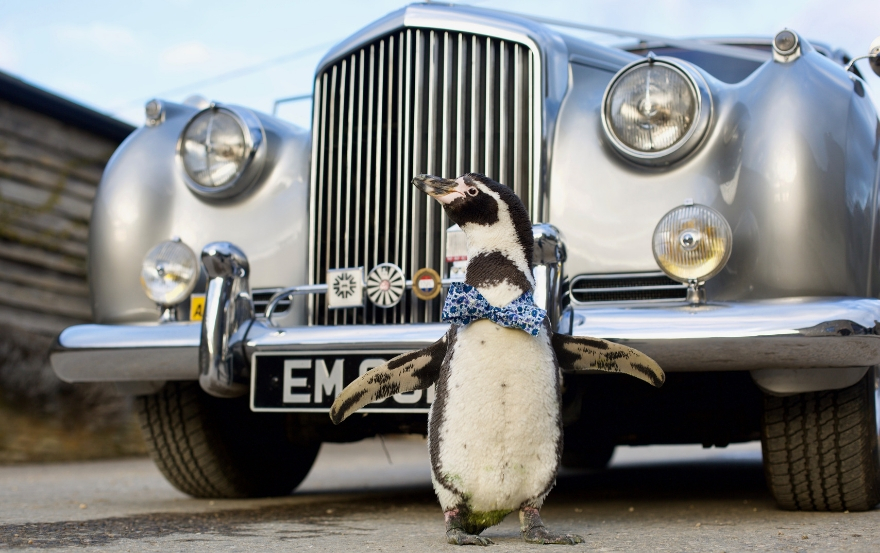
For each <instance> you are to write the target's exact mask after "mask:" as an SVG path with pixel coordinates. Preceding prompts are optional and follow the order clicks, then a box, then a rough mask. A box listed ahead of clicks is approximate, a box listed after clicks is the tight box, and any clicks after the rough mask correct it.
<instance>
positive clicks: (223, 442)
mask: <svg viewBox="0 0 880 553" xmlns="http://www.w3.org/2000/svg"><path fill="white" fill-rule="evenodd" d="M136 402H137V409H138V415H139V418H140V423H141V430H142V431H143V435H144V439H145V440H146V442H147V449H148V450H149V452H150V456H151V457H152V458H153V460H154V461H155V462H156V465H157V466H158V467H159V470H160V471H161V472H162V474H163V475H164V476H165V478H167V479H168V481H169V482H171V484H173V485H174V487H176V488H177V489H179V490H180V491H182V492H184V493H186V494H189V495H191V496H193V497H205V498H223V497H229V498H241V497H268V496H280V495H287V494H289V493H291V492H292V491H293V489H294V488H295V487H296V486H298V485H299V483H300V482H302V480H303V479H304V478H305V477H306V474H308V472H309V469H310V468H311V466H312V463H313V462H314V461H315V457H316V456H317V454H318V447H319V446H320V444H313V445H307V446H296V445H294V444H292V443H290V441H289V440H288V439H287V432H286V426H285V419H284V417H283V416H278V415H274V414H257V413H253V412H252V411H251V410H250V409H249V408H248V403H247V398H237V399H219V398H215V397H212V396H210V395H208V394H206V393H205V392H203V391H202V389H201V388H200V387H199V385H198V383H195V382H169V383H168V384H166V385H165V387H164V388H163V389H162V390H161V391H159V392H158V393H156V394H153V395H149V396H140V397H138V398H137V399H136Z"/></svg>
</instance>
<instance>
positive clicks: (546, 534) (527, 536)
mask: <svg viewBox="0 0 880 553" xmlns="http://www.w3.org/2000/svg"><path fill="white" fill-rule="evenodd" d="M522 537H523V540H525V541H526V542H528V543H539V544H559V545H575V544H578V543H584V538H583V536H579V535H577V534H554V533H553V532H551V531H549V530H547V528H546V527H544V526H537V527H535V528H529V529H528V530H524V531H523V533H522Z"/></svg>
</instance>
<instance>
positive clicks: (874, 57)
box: [846, 36, 880, 77]
mask: <svg viewBox="0 0 880 553" xmlns="http://www.w3.org/2000/svg"><path fill="white" fill-rule="evenodd" d="M859 60H868V64H869V65H870V66H871V71H873V72H874V74H875V75H877V76H878V77H880V36H878V37H877V38H875V39H874V41H873V42H872V43H871V46H870V48H869V50H868V55H867V56H859V57H857V58H853V59H852V60H850V62H849V63H848V64H846V70H847V71H849V70H850V69H852V67H853V64H854V63H855V62H857V61H859Z"/></svg>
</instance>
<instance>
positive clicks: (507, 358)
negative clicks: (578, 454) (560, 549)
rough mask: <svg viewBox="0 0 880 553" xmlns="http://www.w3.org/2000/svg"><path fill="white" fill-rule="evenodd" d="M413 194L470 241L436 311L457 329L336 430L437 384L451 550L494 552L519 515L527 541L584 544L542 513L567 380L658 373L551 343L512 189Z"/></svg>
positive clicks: (344, 399) (525, 224) (425, 180)
mask: <svg viewBox="0 0 880 553" xmlns="http://www.w3.org/2000/svg"><path fill="white" fill-rule="evenodd" d="M413 184H414V185H415V186H416V187H418V188H419V189H420V190H422V191H423V192H425V193H427V194H429V195H430V196H432V197H433V198H435V199H436V200H437V201H438V202H440V204H441V205H442V206H443V209H444V211H445V212H446V214H447V215H448V217H449V219H450V220H451V221H453V222H454V223H457V224H458V225H459V226H460V227H461V229H462V231H464V233H465V236H466V238H467V248H468V267H467V271H466V274H465V281H464V283H462V284H453V288H451V289H450V291H449V294H448V296H447V300H446V304H445V306H444V309H443V318H444V320H450V321H452V322H453V324H452V325H451V327H450V329H449V331H448V332H447V333H446V334H445V335H444V336H443V337H442V338H441V339H440V340H438V341H437V342H436V343H434V344H432V345H431V346H429V347H427V348H425V349H423V350H420V351H415V352H411V353H407V354H404V355H401V356H398V357H396V358H394V359H392V360H390V361H388V362H387V363H385V364H384V365H382V366H379V367H377V368H375V369H372V370H370V371H369V372H367V373H366V374H364V375H363V376H361V377H360V378H359V379H357V380H356V381H354V382H352V383H351V384H350V385H349V386H347V387H346V388H345V390H343V391H342V393H341V394H340V395H339V397H337V398H336V401H335V402H334V404H333V407H332V408H331V410H330V418H331V419H332V420H333V422H334V423H336V424H339V423H340V422H342V421H343V420H344V419H345V418H346V417H348V416H349V415H351V414H352V413H354V412H355V411H357V410H358V409H360V408H361V407H363V406H365V405H368V404H369V403H371V402H373V401H376V400H379V399H383V398H386V397H388V396H391V395H393V394H396V393H401V392H407V391H411V390H418V389H425V388H428V387H429V386H431V385H432V384H436V394H435V399H434V402H433V404H432V405H431V412H430V415H429V422H428V443H429V449H430V457H431V475H432V481H433V484H434V490H435V492H436V494H437V498H438V499H439V500H440V504H441V506H442V508H443V511H444V515H445V519H446V537H447V540H448V542H449V543H452V544H457V545H489V544H491V543H493V542H492V540H490V539H488V538H485V537H481V536H479V534H480V533H481V532H482V531H483V530H485V529H486V528H488V527H490V526H493V525H495V524H498V523H500V522H501V521H502V520H503V519H504V517H505V516H507V515H508V514H509V513H511V512H513V511H516V510H518V511H519V515H520V524H521V531H522V537H523V539H524V540H525V541H527V542H531V543H556V544H576V543H582V542H583V541H584V540H583V538H582V537H581V536H578V535H575V534H564V533H563V534H559V533H554V532H551V531H550V530H548V529H547V528H546V527H545V526H544V524H543V522H542V520H541V516H540V513H539V510H540V508H541V505H542V504H543V502H544V499H545V498H546V497H547V494H548V493H549V492H550V489H551V488H552V487H553V486H554V484H555V482H556V473H557V470H558V467H559V463H560V458H561V456H562V424H561V414H560V407H561V380H562V371H566V372H577V371H587V370H591V371H595V370H599V371H607V372H619V373H625V374H629V375H632V376H634V377H636V378H639V379H641V380H644V381H646V382H648V383H650V384H652V385H654V386H660V385H662V384H663V381H664V379H665V376H664V373H663V371H662V370H661V369H660V367H659V366H658V365H657V364H656V363H655V362H654V361H653V360H651V359H650V358H649V357H647V356H645V355H644V354H642V353H640V352H638V351H636V350H633V349H631V348H628V347H625V346H621V345H619V344H615V343H613V342H607V341H605V340H600V339H597V338H585V337H573V336H568V335H562V334H555V333H553V332H552V330H551V327H550V324H549V321H548V320H547V319H546V317H545V315H546V313H545V312H544V311H543V310H541V309H539V308H538V307H537V306H536V305H534V300H533V299H532V293H533V291H534V287H535V281H534V277H533V276H532V249H533V238H532V225H531V221H530V220H529V216H528V212H527V211H526V208H525V206H524V205H523V204H522V202H521V201H520V199H519V198H518V197H517V196H516V194H514V193H513V191H512V190H510V188H508V187H506V186H504V185H502V184H499V183H497V182H495V181H493V180H492V179H490V178H488V177H486V176H484V175H480V174H476V173H469V174H466V175H463V176H461V177H459V178H457V179H454V180H453V179H444V178H440V177H434V176H431V175H419V176H418V177H416V178H415V179H414V180H413Z"/></svg>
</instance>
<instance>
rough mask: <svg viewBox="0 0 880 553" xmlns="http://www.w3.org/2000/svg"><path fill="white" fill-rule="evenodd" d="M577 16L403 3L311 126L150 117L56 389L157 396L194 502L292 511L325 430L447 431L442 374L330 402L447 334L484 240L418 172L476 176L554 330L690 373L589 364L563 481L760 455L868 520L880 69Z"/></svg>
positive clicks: (105, 194) (822, 501)
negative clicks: (585, 470) (289, 506)
mask: <svg viewBox="0 0 880 553" xmlns="http://www.w3.org/2000/svg"><path fill="white" fill-rule="evenodd" d="M564 25H569V26H574V27H578V25H573V24H569V23H566V22H560V21H550V20H546V19H542V18H535V17H525V16H519V15H514V14H507V13H503V12H498V11H493V10H484V9H477V8H472V7H463V6H447V5H436V4H416V5H411V6H409V7H406V8H404V9H402V10H400V11H397V12H394V13H392V14H390V15H388V16H387V17H385V18H383V19H381V20H379V21H377V22H375V23H373V24H371V25H369V26H367V27H366V28H364V29H363V30H361V31H360V32H358V33H356V34H355V35H353V36H351V37H350V38H348V39H346V40H344V41H343V42H341V43H340V44H338V45H337V46H335V47H334V48H333V49H332V50H331V51H330V52H328V53H327V55H326V56H325V57H324V58H323V60H322V61H321V62H320V64H319V66H318V68H317V71H316V74H315V80H314V96H313V111H312V112H313V121H312V125H311V130H304V129H302V128H298V127H296V126H294V125H291V124H289V123H287V122H285V121H282V120H280V119H278V118H275V117H272V116H269V115H266V114H263V113H258V112H255V111H253V110H249V109H247V108H244V107H240V106H231V105H224V104H220V103H211V104H209V105H206V106H202V107H198V106H192V105H181V104H176V103H171V102H166V101H163V100H154V101H151V102H150V103H149V104H148V105H147V107H146V117H147V119H146V124H145V125H144V126H143V127H141V128H140V129H138V130H137V131H136V132H134V133H133V134H132V135H131V136H130V137H129V138H128V139H127V140H126V141H125V142H124V143H123V144H122V145H121V146H120V147H119V149H118V151H117V152H116V153H115V155H114V156H113V158H112V159H111V161H110V163H109V164H108V166H107V169H106V172H105V173H104V177H103V180H102V182H101V185H100V187H99V189H98V193H97V197H96V199H95V203H94V211H93V218H92V224H91V225H92V226H91V238H90V257H89V279H90V283H91V290H92V301H93V306H94V315H95V318H96V323H95V324H89V325H81V326H75V327H71V328H68V329H67V330H65V331H64V332H63V333H62V334H61V335H60V336H59V338H58V340H57V344H56V347H55V349H54V351H53V353H52V363H53V366H54V369H55V371H56V373H57V374H58V376H59V377H61V378H62V379H64V380H66V381H70V382H86V381H111V382H115V383H117V385H118V387H119V389H120V391H122V392H123V393H128V394H133V395H136V396H137V406H138V409H139V415H140V419H141V422H142V426H143V430H144V435H145V437H146V440H147V443H148V445H149V448H150V450H151V452H152V455H153V458H154V459H155V461H156V463H157V464H158V466H159V468H160V469H161V470H162V472H163V473H164V474H165V476H166V477H167V478H168V479H169V480H170V481H171V482H172V483H173V484H174V485H175V486H177V487H178V488H179V489H181V490H183V491H184V492H186V493H188V494H192V495H194V496H197V497H244V496H261V495H277V494H286V493H289V492H290V491H291V490H292V489H294V488H295V487H296V486H297V485H298V483H299V482H300V481H301V480H302V479H303V478H304V477H305V475H306V473H307V472H308V471H309V468H310V467H311V465H312V463H313V461H314V459H315V456H316V454H317V451H318V447H319V445H320V444H321V443H322V442H344V441H354V440H360V439H363V438H365V437H368V436H374V435H377V434H385V433H425V431H426V420H427V413H428V409H429V407H430V404H431V402H432V401H433V390H431V389H429V390H425V391H424V393H423V391H421V390H419V391H415V392H409V393H404V394H398V395H396V396H394V397H391V398H388V399H386V400H384V401H382V402H379V403H376V404H372V405H371V406H369V407H368V408H366V409H363V410H362V414H360V415H357V416H355V417H352V418H351V419H349V420H348V421H346V423H345V424H342V425H340V426H333V425H332V423H331V421H330V419H329V417H328V416H327V414H326V413H327V411H328V409H329V406H330V404H331V403H332V401H333V399H334V398H335V397H336V395H337V394H339V392H340V391H341V390H342V388H343V387H344V386H345V385H346V384H347V383H349V382H351V381H352V380H353V379H355V378H357V376H359V375H360V374H362V373H363V372H365V371H367V370H369V369H370V368H372V367H374V366H376V365H378V364H380V363H382V362H383V360H387V359H389V358H390V356H393V355H395V354H398V353H401V352H405V351H408V350H412V349H418V348H422V347H425V346H427V345H428V344H430V343H432V342H433V341H435V340H436V339H437V338H438V337H440V336H441V335H442V334H443V333H444V332H445V330H446V328H447V326H446V325H445V324H444V323H442V322H441V320H440V307H441V305H442V301H443V298H444V295H443V290H444V288H445V287H446V286H448V284H449V283H451V282H454V281H455V280H456V279H460V278H461V275H462V271H463V268H464V267H465V266H466V263H467V252H466V249H463V248H462V235H461V232H460V230H459V229H457V228H456V227H454V226H450V224H449V222H448V221H447V220H446V218H445V216H444V214H443V213H442V212H441V210H440V209H439V208H438V206H437V205H436V202H433V201H432V200H431V199H430V198H427V197H426V196H424V195H422V194H419V193H418V192H417V191H416V190H415V189H414V188H413V187H412V186H411V184H410V182H411V180H412V178H413V176H414V175H416V174H418V173H432V174H438V175H442V176H447V177H448V176H456V175H460V174H463V173H467V172H481V173H485V174H487V175H489V176H491V177H492V178H494V179H496V180H498V181H500V182H502V183H504V184H506V185H509V186H510V187H511V188H512V189H513V190H514V191H515V192H516V193H517V194H518V195H519V196H520V197H521V198H522V200H523V202H524V203H525V204H526V206H527V208H528V209H529V211H530V213H531V217H532V220H533V221H534V222H535V223H536V224H535V226H534V236H535V240H536V249H535V257H534V264H535V269H534V272H535V277H536V282H537V283H538V286H537V291H536V294H535V296H536V298H538V300H537V301H538V302H539V304H541V306H543V307H545V308H546V309H547V310H548V312H549V314H550V316H551V317H552V321H553V324H554V326H555V328H556V331H557V332H561V333H570V334H574V335H586V336H597V337H602V338H606V339H611V340H615V341H620V342H623V343H626V344H628V345H631V346H633V347H636V348H638V349H640V350H641V351H643V352H645V353H647V354H648V355H650V356H652V357H653V358H654V359H656V360H657V361H658V362H659V363H660V365H661V366H662V367H663V368H664V369H665V370H666V372H667V375H668V378H667V382H666V384H665V385H664V386H663V387H662V388H660V389H653V388H651V387H649V386H645V385H644V384H642V383H640V382H637V381H635V380H632V379H626V378H625V377H620V378H618V376H617V375H607V374H606V375H598V374H597V375H592V374H588V375H579V376H567V377H566V379H565V391H564V404H563V418H564V425H565V453H564V457H563V463H564V464H565V465H567V466H575V467H592V468H597V467H602V466H604V465H605V464H606V463H607V462H608V460H609V459H610V457H611V455H612V452H613V450H614V447H615V446H616V445H621V444H629V445H642V444H679V443H699V444H703V445H704V446H706V447H710V446H718V447H724V446H726V445H727V444H730V443H734V442H744V441H749V440H757V439H761V440H762V443H763V451H764V461H765V464H766V473H767V479H768V483H769V487H770V489H771V490H772V493H773V494H774V496H775V497H776V499H777V500H778V502H779V504H780V505H781V506H782V507H784V508H788V509H816V510H844V509H849V510H859V509H862V510H864V509H869V508H872V507H873V506H874V505H875V504H876V503H878V501H880V457H878V428H880V408H878V403H880V393H878V383H880V372H878V369H877V365H878V364H880V336H878V328H880V327H878V326H877V325H878V321H880V300H878V299H877V297H878V294H880V269H878V261H880V225H878V221H877V215H878V207H880V206H878V197H877V194H878V151H880V123H878V116H877V110H876V106H875V105H874V104H873V103H872V100H871V97H870V94H868V93H867V92H868V91H867V87H868V84H867V83H866V82H865V80H869V81H870V80H873V79H875V78H876V77H874V76H873V75H867V76H865V77H864V79H863V77H862V76H861V75H860V74H859V72H858V68H857V67H854V66H852V63H851V60H849V58H847V57H846V56H845V55H844V54H843V53H841V52H839V51H833V50H831V49H830V48H829V47H827V46H824V45H821V44H818V43H810V42H808V41H807V40H806V39H805V38H804V37H801V36H799V35H798V34H797V33H796V32H795V31H792V30H782V31H781V32H780V33H779V34H777V35H776V36H775V37H773V38H768V39H766V40H758V39H750V40H721V39H719V40H705V39H704V40H672V39H664V38H659V37H646V36H642V35H635V39H637V40H633V41H631V42H629V44H630V46H629V47H627V48H611V47H607V46H603V45H600V44H596V43H592V42H589V41H586V40H583V39H580V38H577V37H573V36H568V35H566V34H563V33H562V32H560V31H559V29H560V28H561V27H560V26H564ZM580 27H581V28H585V29H588V30H589V29H592V28H589V27H585V26H580ZM592 30H596V29H592ZM874 46H875V51H874V56H873V57H869V61H868V63H869V64H870V66H871V67H872V68H877V67H880V65H878V62H877V57H876V52H877V50H878V49H880V44H875V45H874ZM847 65H849V66H847ZM863 68H864V67H863ZM878 71H880V69H878ZM197 253H198V254H200V255H197ZM475 423H477V424H478V423H479V421H475Z"/></svg>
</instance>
